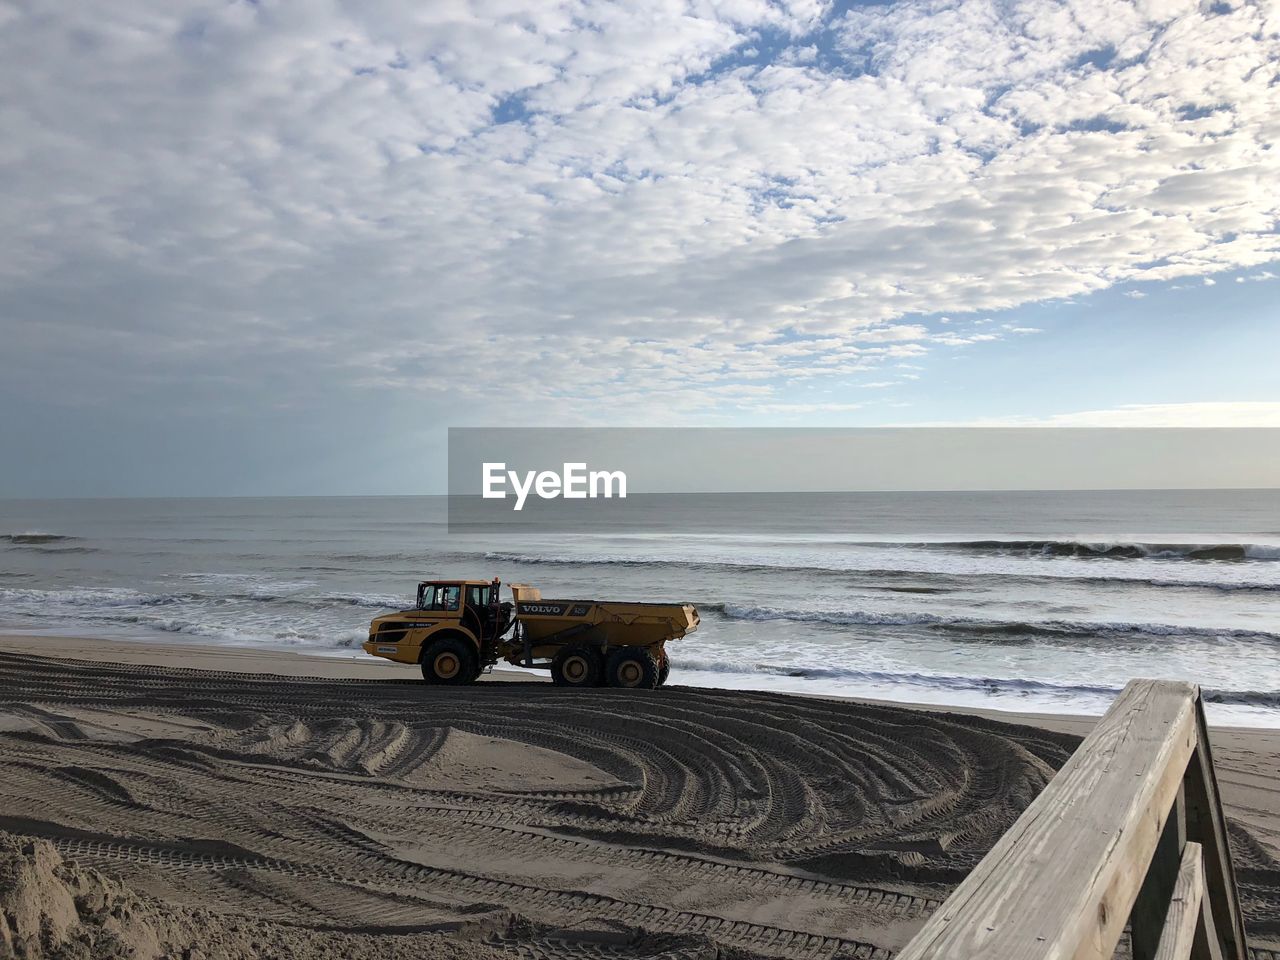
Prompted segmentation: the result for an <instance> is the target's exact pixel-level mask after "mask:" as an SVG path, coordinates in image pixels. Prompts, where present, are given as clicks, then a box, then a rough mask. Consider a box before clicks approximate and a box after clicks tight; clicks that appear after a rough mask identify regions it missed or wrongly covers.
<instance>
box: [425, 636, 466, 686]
mask: <svg viewBox="0 0 1280 960" xmlns="http://www.w3.org/2000/svg"><path fill="white" fill-rule="evenodd" d="M476 662H477V657H476V653H475V651H474V650H473V649H471V644H469V643H467V642H466V641H465V640H462V639H459V638H458V637H442V638H441V639H439V640H437V641H436V642H435V643H433V644H431V646H429V647H427V649H426V650H424V651H423V653H422V679H423V680H425V681H427V683H434V684H446V685H449V686H461V685H462V684H464V683H473V682H474V681H475V679H476V677H477V676H478V673H479V671H478V670H477V669H476Z"/></svg>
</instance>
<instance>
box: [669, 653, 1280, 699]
mask: <svg viewBox="0 0 1280 960" xmlns="http://www.w3.org/2000/svg"><path fill="white" fill-rule="evenodd" d="M675 666H676V668H677V669H678V670H681V671H684V670H692V671H696V672H698V673H717V674H746V675H751V674H763V675H766V676H775V677H795V678H801V679H809V680H827V681H842V682H845V683H867V684H869V685H875V686H877V687H880V688H881V689H883V687H884V686H886V685H890V686H914V687H927V688H931V689H934V690H947V691H956V692H968V693H980V694H984V695H991V694H1012V695H1023V694H1028V695H1031V694H1034V695H1049V696H1053V697H1060V698H1062V699H1063V700H1067V701H1075V700H1077V699H1078V698H1079V697H1081V696H1101V697H1107V698H1113V697H1115V696H1117V695H1118V694H1119V693H1120V689H1121V688H1120V687H1111V686H1103V685H1092V684H1065V683H1051V682H1049V681H1045V680H1024V679H1017V678H1008V677H965V676H949V675H945V674H944V675H939V674H928V673H895V672H893V671H887V670H857V669H852V668H843V667H808V666H788V665H784V664H770V663H755V664H744V663H741V662H726V661H725V660H689V659H684V658H680V659H677V660H675ZM1203 694H1204V698H1205V699H1206V700H1208V701H1209V702H1211V703H1223V704H1235V705H1241V706H1260V707H1276V706H1280V691H1276V690H1209V689H1206V690H1203Z"/></svg>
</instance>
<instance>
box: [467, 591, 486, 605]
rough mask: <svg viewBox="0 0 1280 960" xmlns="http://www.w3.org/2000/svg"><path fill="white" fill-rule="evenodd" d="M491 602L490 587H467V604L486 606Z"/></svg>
mask: <svg viewBox="0 0 1280 960" xmlns="http://www.w3.org/2000/svg"><path fill="white" fill-rule="evenodd" d="M488 603H489V588H488V587H487V586H483V587H467V606H469V607H484V606H488Z"/></svg>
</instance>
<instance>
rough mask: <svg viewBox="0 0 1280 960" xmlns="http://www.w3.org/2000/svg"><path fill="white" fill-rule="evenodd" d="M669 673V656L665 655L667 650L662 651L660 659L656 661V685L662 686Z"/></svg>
mask: <svg viewBox="0 0 1280 960" xmlns="http://www.w3.org/2000/svg"><path fill="white" fill-rule="evenodd" d="M670 674H671V658H670V657H668V656H667V651H665V650H663V651H662V659H661V660H659V661H658V686H662V685H663V684H664V683H666V682H667V677H668V676H670Z"/></svg>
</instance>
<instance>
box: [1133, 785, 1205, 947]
mask: <svg viewBox="0 0 1280 960" xmlns="http://www.w3.org/2000/svg"><path fill="white" fill-rule="evenodd" d="M1186 842H1187V817H1186V790H1185V787H1179V788H1178V795H1177V797H1176V798H1175V799H1174V802H1173V809H1172V810H1171V811H1170V813H1169V816H1168V818H1167V819H1166V821H1165V825H1164V832H1163V833H1161V834H1160V842H1159V843H1158V844H1157V845H1156V852H1155V856H1153V857H1152V858H1151V866H1150V867H1149V868H1148V869H1147V877H1146V879H1145V880H1144V881H1143V882H1142V888H1141V889H1140V890H1139V891H1138V898H1137V900H1135V901H1134V903H1133V912H1132V913H1130V915H1129V935H1130V939H1131V942H1132V944H1133V960H1154V958H1155V957H1156V955H1157V945H1158V944H1159V943H1160V942H1161V938H1162V934H1163V932H1164V929H1165V917H1166V915H1167V914H1168V912H1169V909H1170V907H1169V902H1170V900H1171V899H1172V898H1173V896H1174V888H1175V885H1176V884H1177V882H1178V881H1179V880H1180V878H1181V876H1182V868H1183V847H1184V846H1185V845H1186ZM1197 850H1199V847H1197ZM1197 862H1198V861H1197Z"/></svg>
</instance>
